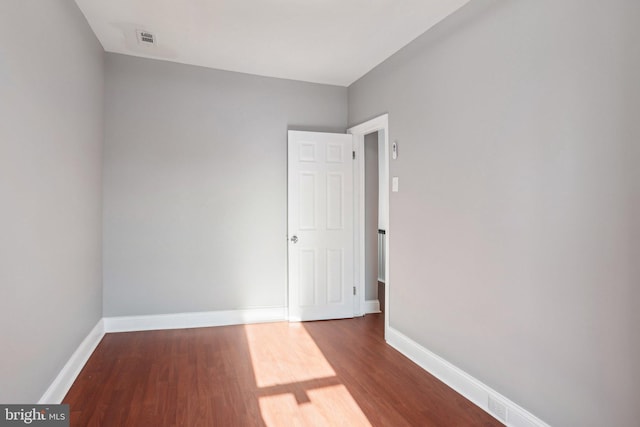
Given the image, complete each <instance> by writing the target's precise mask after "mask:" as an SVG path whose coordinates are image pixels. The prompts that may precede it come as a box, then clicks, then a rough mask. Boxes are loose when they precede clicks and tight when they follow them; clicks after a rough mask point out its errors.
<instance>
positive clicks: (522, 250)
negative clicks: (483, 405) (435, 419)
mask: <svg viewBox="0 0 640 427" xmlns="http://www.w3.org/2000/svg"><path fill="white" fill-rule="evenodd" d="M639 12H640V3H638V2H636V1H630V0H627V1H625V0H614V1H609V2H602V1H596V0H587V1H585V0H564V1H561V2H558V1H555V0H539V1H501V0H474V1H472V2H471V3H469V4H468V5H467V6H465V7H464V8H462V9H461V10H460V11H459V12H457V13H456V14H454V15H452V16H451V17H450V18H448V19H447V20H445V21H444V22H442V23H441V24H440V25H438V26H437V27H435V28H434V29H433V30H431V31H429V32H427V33H426V34H424V35H423V36H421V37H419V38H418V39H417V40H415V41H414V42H412V43H411V44H410V45H408V46H407V47H405V48H404V49H402V50H401V51H400V52H398V53H397V54H396V55H394V56H393V57H391V58H390V59H388V60H387V61H385V62H384V63H382V64H381V65H380V66H378V67H377V68H375V69H374V70H373V71H371V72H370V73H368V74H367V75H366V76H365V77H363V78H362V79H360V80H359V81H357V82H356V83H354V84H353V85H352V86H351V87H350V88H349V122H350V125H355V124H357V123H360V122H362V121H364V120H367V119H370V118H372V117H375V116H377V115H379V114H381V113H384V112H388V113H389V120H390V137H391V140H394V139H397V140H398V142H399V145H400V155H399V158H398V159H397V160H395V161H392V162H391V175H392V176H398V177H400V192H399V193H391V205H390V206H391V207H390V209H391V218H390V220H391V223H390V230H391V235H390V245H391V246H390V260H391V267H390V268H391V270H390V274H391V278H390V284H389V286H390V292H391V297H390V304H391V306H390V316H391V326H392V327H393V328H396V329H398V330H399V331H401V332H403V333H404V334H406V335H408V336H409V337H411V338H412V339H414V340H416V341H417V342H418V343H420V344H422V345H423V346H425V347H426V348H429V349H431V350H432V351H434V352H435V353H437V354H438V355H440V356H442V357H444V358H445V359H447V360H448V361H450V362H452V363H453V364H455V365H457V366H459V367H460V368H462V369H464V370H465V371H467V372H469V373H470V374H471V375H473V376H475V377H476V378H478V379H480V380H481V381H483V382H485V383H486V384H488V385H489V386H491V387H493V388H495V389H496V390H497V391H499V392H500V393H503V394H504V395H506V396H507V397H509V398H511V399H512V400H514V401H515V402H516V403H518V404H520V405H522V406H523V407H524V408H526V409H528V410H529V411H531V412H532V413H534V414H536V415H537V416H538V417H540V418H542V419H543V420H545V421H547V422H548V423H551V424H552V425H557V426H603V425H609V426H630V425H637V424H638V419H640V405H638V396H640V388H639V387H640V386H639V385H640V364H638V361H639V360H640V342H639V339H640V332H639V331H640V317H639V314H638V313H640V309H639V308H638V302H639V301H640V294H639V293H640V290H639V288H640V270H639V267H638V266H639V265H640V250H639V249H640V248H639V241H640V188H639V186H640V176H639V173H638V170H640V167H639V166H638V165H639V164H640V162H639V161H640V155H639V146H640V144H639V142H638V141H639V137H640V120H638V119H639V118H640V108H639V100H640V94H639V84H638V76H640V69H639V68H640V67H639V65H640V58H639V54H638V44H637V42H638V40H640V26H638V20H639V18H640V13H639Z"/></svg>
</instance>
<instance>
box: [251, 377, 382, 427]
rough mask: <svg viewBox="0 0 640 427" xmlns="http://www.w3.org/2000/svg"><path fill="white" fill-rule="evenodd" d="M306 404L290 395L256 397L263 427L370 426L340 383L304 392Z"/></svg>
mask: <svg viewBox="0 0 640 427" xmlns="http://www.w3.org/2000/svg"><path fill="white" fill-rule="evenodd" d="M307 394H308V396H309V402H305V403H301V404H299V403H298V402H297V401H296V399H295V397H294V396H293V394H278V395H274V396H264V397H260V398H259V402H260V411H261V412H262V418H263V420H264V422H265V424H266V425H267V426H269V427H277V426H278V427H279V426H301V427H302V426H305V427H306V426H349V427H357V426H363V427H364V426H368V427H370V426H371V424H370V423H369V420H367V417H366V416H365V414H364V413H363V412H362V410H361V409H360V407H359V406H358V404H357V403H356V401H355V400H354V399H353V397H352V396H351V394H350V393H349V391H348V390H347V388H346V387H345V386H343V385H342V384H340V385H336V386H329V387H323V388H319V389H313V390H309V391H307Z"/></svg>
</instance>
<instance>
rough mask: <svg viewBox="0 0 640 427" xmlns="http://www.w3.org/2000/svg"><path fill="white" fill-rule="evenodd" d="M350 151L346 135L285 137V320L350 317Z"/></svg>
mask: <svg viewBox="0 0 640 427" xmlns="http://www.w3.org/2000/svg"><path fill="white" fill-rule="evenodd" d="M352 149H353V141H352V136H351V135H346V134H331V133H317V132H299V131H289V143H288V150H289V155H288V160H289V164H288V176H289V178H288V181H289V187H288V216H289V219H288V228H289V239H290V240H289V318H290V319H291V320H320V319H338V318H345V317H353V292H352V289H353V285H354V270H353V268H354V255H353V254H354V237H353V159H352V157H351V151H352ZM294 236H295V239H293V240H296V241H295V242H294V241H292V240H291V239H292V238H293V237H294Z"/></svg>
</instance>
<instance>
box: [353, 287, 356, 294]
mask: <svg viewBox="0 0 640 427" xmlns="http://www.w3.org/2000/svg"><path fill="white" fill-rule="evenodd" d="M353 294H354V295H355V294H356V287H355V286H354V287H353Z"/></svg>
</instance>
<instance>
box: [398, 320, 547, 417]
mask: <svg viewBox="0 0 640 427" xmlns="http://www.w3.org/2000/svg"><path fill="white" fill-rule="evenodd" d="M386 340H387V343H388V344H389V345H391V346H392V347H394V348H395V349H396V350H398V351H399V352H400V353H402V354H404V355H405V356H407V357H408V358H409V359H411V360H412V361H413V362H415V363H416V364H417V365H418V366H420V367H421V368H423V369H424V370H425V371H427V372H429V373H431V374H432V375H433V376H435V377H436V378H438V379H439V380H440V381H442V382H443V383H445V384H446V385H448V386H449V387H451V388H452V389H454V390H455V391H457V392H458V393H460V394H461V395H463V396H464V397H465V398H467V399H468V400H470V401H471V402H472V403H474V404H475V405H477V406H479V407H480V408H481V409H483V410H484V411H486V412H487V413H488V414H489V415H491V416H493V417H495V418H496V419H497V420H498V421H500V422H503V423H505V424H506V425H507V426H509V427H549V425H548V424H547V423H545V422H544V421H542V420H540V419H539V418H537V417H536V416H534V415H533V414H531V413H529V412H528V411H527V410H525V409H524V408H522V407H521V406H518V405H517V404H516V403H514V402H512V401H511V400H509V399H507V398H506V397H504V396H502V395H501V394H500V393H498V392H496V391H495V390H493V389H492V388H490V387H489V386H487V385H485V384H483V383H482V382H480V381H478V380H477V379H475V378H474V377H472V376H471V375H469V374H467V373H466V372H464V371H463V370H462V369H460V368H458V367H456V366H454V365H452V364H451V363H449V362H447V361H446V360H444V359H443V358H441V357H440V356H438V355H436V354H434V353H432V352H431V351H429V350H427V349H426V348H424V347H422V346H421V345H420V344H418V343H417V342H415V341H413V340H412V339H411V338H409V337H407V336H405V335H403V334H402V333H400V332H399V331H397V330H396V329H393V328H392V327H389V329H388V333H387V336H386ZM489 397H491V398H492V399H493V400H495V401H497V402H499V403H500V404H502V405H504V406H505V407H506V420H502V419H500V418H499V417H498V416H496V415H495V414H493V413H492V412H491V411H490V410H489Z"/></svg>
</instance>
